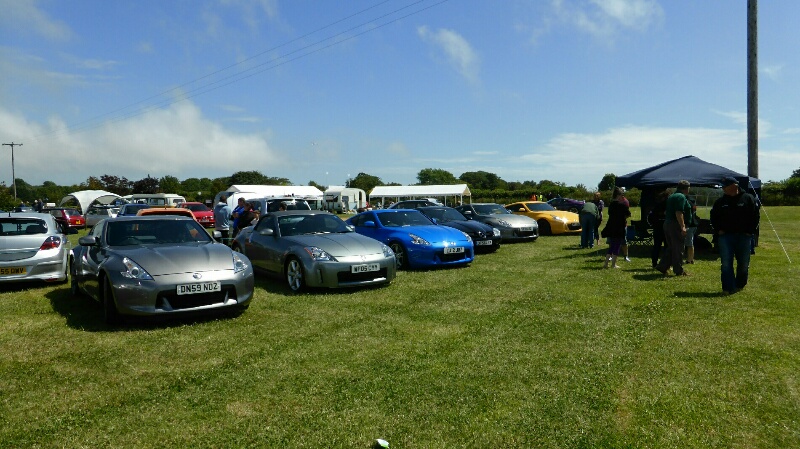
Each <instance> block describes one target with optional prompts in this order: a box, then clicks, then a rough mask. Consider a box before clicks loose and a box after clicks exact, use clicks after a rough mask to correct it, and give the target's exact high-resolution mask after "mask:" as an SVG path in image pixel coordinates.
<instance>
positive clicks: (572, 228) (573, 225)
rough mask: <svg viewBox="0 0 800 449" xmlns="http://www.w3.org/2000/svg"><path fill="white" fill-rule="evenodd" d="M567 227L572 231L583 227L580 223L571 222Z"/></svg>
mask: <svg viewBox="0 0 800 449" xmlns="http://www.w3.org/2000/svg"><path fill="white" fill-rule="evenodd" d="M567 228H568V229H569V230H570V231H577V230H579V229H580V228H581V224H580V223H570V224H568V225H567Z"/></svg>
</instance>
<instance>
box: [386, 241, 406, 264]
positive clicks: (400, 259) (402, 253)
mask: <svg viewBox="0 0 800 449" xmlns="http://www.w3.org/2000/svg"><path fill="white" fill-rule="evenodd" d="M389 248H392V251H394V259H395V260H396V261H397V268H398V269H400V270H402V269H405V268H406V267H407V265H408V261H407V260H406V250H405V248H403V245H402V244H400V242H392V243H390V244H389Z"/></svg>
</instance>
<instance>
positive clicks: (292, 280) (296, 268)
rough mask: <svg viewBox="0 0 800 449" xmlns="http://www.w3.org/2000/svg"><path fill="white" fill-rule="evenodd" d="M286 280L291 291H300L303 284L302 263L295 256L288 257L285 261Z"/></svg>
mask: <svg viewBox="0 0 800 449" xmlns="http://www.w3.org/2000/svg"><path fill="white" fill-rule="evenodd" d="M286 282H287V283H288V284H289V288H290V289H292V291H293V292H299V291H301V290H302V289H303V287H304V285H305V279H304V275H303V264H301V263H300V260H298V259H297V258H295V257H292V258H290V259H289V260H288V261H287V262H286Z"/></svg>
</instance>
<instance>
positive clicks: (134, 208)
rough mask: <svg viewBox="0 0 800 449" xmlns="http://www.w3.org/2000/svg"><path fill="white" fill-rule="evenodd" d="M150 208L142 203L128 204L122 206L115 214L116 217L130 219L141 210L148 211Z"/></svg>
mask: <svg viewBox="0 0 800 449" xmlns="http://www.w3.org/2000/svg"><path fill="white" fill-rule="evenodd" d="M150 207H151V206H150V205H149V204H144V203H128V204H123V205H122V206H120V208H119V212H118V213H117V216H118V217H132V216H134V215H136V214H137V213H138V212H139V211H140V210H142V209H149V208H150Z"/></svg>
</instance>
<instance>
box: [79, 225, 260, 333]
mask: <svg viewBox="0 0 800 449" xmlns="http://www.w3.org/2000/svg"><path fill="white" fill-rule="evenodd" d="M184 210H186V209H184ZM186 211H187V212H188V210H186ZM217 234H218V233H217ZM78 242H79V243H80V246H78V247H76V248H74V249H73V250H72V251H71V254H70V258H69V260H70V274H71V282H70V290H71V291H72V294H73V295H77V294H78V293H79V292H83V293H86V294H87V295H89V296H90V297H91V298H93V299H96V300H97V301H99V302H100V303H101V304H102V305H103V312H104V316H105V320H106V322H107V323H109V324H113V323H116V322H118V321H120V319H121V317H122V316H124V315H134V316H159V315H160V316H167V315H183V314H188V313H194V312H210V311H222V310H226V309H233V310H237V309H238V310H243V309H245V308H247V307H248V305H249V304H250V300H251V299H252V297H253V288H254V279H253V268H252V266H251V264H250V261H249V260H248V259H247V257H246V256H244V255H243V254H240V253H236V252H233V251H231V249H230V248H228V247H227V246H225V245H223V244H221V243H217V242H216V241H214V239H213V238H211V236H209V235H208V232H206V230H205V229H204V228H203V227H202V226H201V225H200V224H199V223H197V221H195V220H194V218H191V219H189V218H187V217H178V216H165V215H152V216H139V217H119V216H118V217H116V218H108V219H106V220H102V221H101V222H100V223H98V224H97V225H96V226H95V227H93V228H92V230H91V231H90V232H89V234H88V235H87V236H85V237H81V238H80V239H79V240H78Z"/></svg>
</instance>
